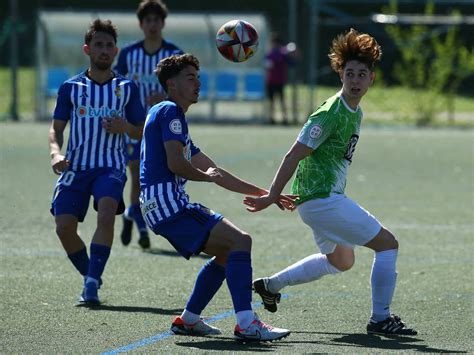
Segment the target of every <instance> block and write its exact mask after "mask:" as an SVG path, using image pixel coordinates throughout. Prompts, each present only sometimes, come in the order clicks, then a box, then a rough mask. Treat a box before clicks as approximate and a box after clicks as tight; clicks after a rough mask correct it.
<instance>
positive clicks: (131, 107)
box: [125, 82, 146, 125]
mask: <svg viewBox="0 0 474 355" xmlns="http://www.w3.org/2000/svg"><path fill="white" fill-rule="evenodd" d="M145 117H146V112H145V109H144V108H143V105H142V102H141V101H140V94H139V92H138V88H137V85H136V84H135V83H133V82H130V100H128V103H127V106H126V107H125V118H126V119H127V121H128V122H130V123H132V124H134V125H137V124H139V123H141V122H143V121H145Z"/></svg>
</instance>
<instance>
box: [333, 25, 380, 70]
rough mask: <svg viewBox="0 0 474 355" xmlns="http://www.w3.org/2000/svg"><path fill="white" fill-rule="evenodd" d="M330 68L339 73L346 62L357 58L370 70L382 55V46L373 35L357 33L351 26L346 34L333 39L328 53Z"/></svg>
mask: <svg viewBox="0 0 474 355" xmlns="http://www.w3.org/2000/svg"><path fill="white" fill-rule="evenodd" d="M328 57H329V60H330V62H331V68H332V69H333V70H334V71H335V72H337V73H339V72H340V71H341V70H344V67H345V65H346V63H347V62H349V61H351V60H357V61H359V62H362V63H364V64H366V65H367V67H368V68H369V70H370V71H373V70H374V67H375V64H376V63H377V62H378V61H380V57H382V48H381V47H380V46H379V44H378V43H377V41H376V40H375V38H374V37H372V36H370V35H368V34H367V33H359V32H358V31H357V30H355V29H353V28H351V29H350V30H349V31H348V32H347V33H346V34H340V35H338V36H337V37H336V38H335V39H334V40H333V41H332V45H331V48H330V51H329V54H328Z"/></svg>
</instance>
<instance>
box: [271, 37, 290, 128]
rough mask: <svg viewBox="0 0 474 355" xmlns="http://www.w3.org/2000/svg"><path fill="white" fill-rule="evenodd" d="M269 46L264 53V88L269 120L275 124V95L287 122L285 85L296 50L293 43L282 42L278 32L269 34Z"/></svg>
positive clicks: (284, 122) (284, 120) (285, 122)
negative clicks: (267, 100)
mask: <svg viewBox="0 0 474 355" xmlns="http://www.w3.org/2000/svg"><path fill="white" fill-rule="evenodd" d="M270 41H271V48H270V50H269V51H268V53H267V54H266V55H265V69H266V90H267V96H268V99H269V122H270V123H271V124H275V123H276V121H275V97H276V96H278V97H279V99H280V104H281V111H282V114H283V124H285V125H286V124H288V115H287V111H286V104H285V95H284V92H285V85H286V83H287V82H288V67H289V66H290V65H293V64H294V63H295V60H296V57H297V52H296V46H295V44H294V43H288V44H287V45H284V44H283V41H282V39H281V36H280V34H279V33H278V32H272V33H271V34H270Z"/></svg>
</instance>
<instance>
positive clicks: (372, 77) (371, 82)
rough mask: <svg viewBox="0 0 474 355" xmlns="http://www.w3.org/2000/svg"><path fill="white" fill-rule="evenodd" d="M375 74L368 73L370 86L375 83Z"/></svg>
mask: <svg viewBox="0 0 474 355" xmlns="http://www.w3.org/2000/svg"><path fill="white" fill-rule="evenodd" d="M375 76H376V75H375V72H374V71H371V72H370V85H372V84H373V83H374V81H375Z"/></svg>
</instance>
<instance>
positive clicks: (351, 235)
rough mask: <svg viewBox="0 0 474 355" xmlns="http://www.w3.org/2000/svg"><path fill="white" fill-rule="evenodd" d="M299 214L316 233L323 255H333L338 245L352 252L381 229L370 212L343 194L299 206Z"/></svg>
mask: <svg viewBox="0 0 474 355" xmlns="http://www.w3.org/2000/svg"><path fill="white" fill-rule="evenodd" d="M298 212H299V214H300V216H301V219H302V220H303V222H304V223H306V224H307V225H308V226H310V227H311V229H312V230H313V237H314V240H315V242H316V244H317V245H318V247H319V249H321V253H323V254H331V253H332V252H334V249H336V245H338V244H340V245H344V246H346V247H349V248H352V249H354V246H355V245H365V244H367V243H368V242H369V241H371V240H372V239H373V238H374V237H375V236H376V235H377V234H378V233H379V232H380V229H381V228H382V225H381V224H380V222H379V221H378V220H377V219H376V218H375V217H374V216H372V215H371V214H370V213H369V212H368V211H366V210H365V209H363V208H362V207H361V206H359V205H358V204H357V203H355V202H354V201H352V200H351V199H350V198H348V197H347V196H345V195H341V194H331V196H329V197H328V198H320V199H314V200H310V201H306V202H304V203H302V204H301V205H299V206H298Z"/></svg>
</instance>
